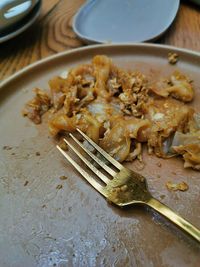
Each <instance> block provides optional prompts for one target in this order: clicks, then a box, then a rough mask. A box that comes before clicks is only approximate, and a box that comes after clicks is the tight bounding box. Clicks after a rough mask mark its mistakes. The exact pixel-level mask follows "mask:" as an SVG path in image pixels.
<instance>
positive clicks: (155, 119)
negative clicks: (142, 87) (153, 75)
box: [144, 98, 194, 157]
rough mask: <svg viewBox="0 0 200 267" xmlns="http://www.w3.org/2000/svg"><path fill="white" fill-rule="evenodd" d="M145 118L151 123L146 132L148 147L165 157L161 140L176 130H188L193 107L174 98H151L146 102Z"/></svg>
mask: <svg viewBox="0 0 200 267" xmlns="http://www.w3.org/2000/svg"><path fill="white" fill-rule="evenodd" d="M144 113H145V118H147V119H149V120H150V121H151V123H152V125H151V128H150V129H149V132H148V137H147V139H148V141H147V143H148V147H149V149H150V151H152V150H153V151H154V152H155V154H156V155H157V156H159V157H165V156H166V155H165V153H164V151H163V142H164V141H165V140H166V139H167V138H168V137H169V136H170V135H172V134H173V133H175V132H176V131H181V132H185V131H187V130H188V122H189V120H190V119H191V118H192V116H193V113H194V111H193V109H192V108H191V107H188V106H186V105H184V104H182V103H181V102H179V101H177V100H174V99H153V98H151V99H150V100H149V102H148V103H147V105H146V107H145V110H144Z"/></svg>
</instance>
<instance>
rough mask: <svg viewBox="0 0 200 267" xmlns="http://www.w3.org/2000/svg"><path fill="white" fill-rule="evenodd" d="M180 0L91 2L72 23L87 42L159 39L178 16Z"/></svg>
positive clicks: (88, 2)
mask: <svg viewBox="0 0 200 267" xmlns="http://www.w3.org/2000/svg"><path fill="white" fill-rule="evenodd" d="M179 4H180V0H153V1H150V0H123V1H122V0H101V1H99V0H89V1H87V2H86V4H85V5H84V6H82V7H81V8H80V9H79V11H78V12H77V14H76V15H75V17H74V20H73V30H74V31H75V33H76V34H77V35H78V36H79V37H80V38H81V39H82V40H84V41H85V42H87V43H109V42H111V43H131V42H144V41H149V40H153V39H156V38H158V37H160V36H161V35H162V34H163V33H164V32H165V31H166V30H167V29H168V28H169V26H170V25H171V24H172V22H173V20H174V19H175V17H176V14H177V11H178V8H179Z"/></svg>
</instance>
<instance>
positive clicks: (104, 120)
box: [23, 56, 200, 170]
mask: <svg viewBox="0 0 200 267" xmlns="http://www.w3.org/2000/svg"><path fill="white" fill-rule="evenodd" d="M49 86H50V92H46V91H43V90H41V89H38V88H36V89H35V97H34V98H33V99H32V100H31V101H29V102H28V103H27V104H26V105H25V108H24V110H23V114H24V115H25V116H28V117H29V118H30V119H31V120H32V121H33V122H34V123H36V124H38V123H41V121H42V116H43V114H44V113H46V112H47V110H49V111H48V113H47V114H48V127H49V132H50V133H51V135H52V136H58V135H61V136H62V135H63V134H65V133H66V132H75V131H76V128H79V129H81V130H82V131H83V132H85V133H86V134H87V135H88V136H89V137H90V138H92V139H93V140H94V141H95V142H96V143H98V144H99V145H100V146H101V147H102V148H103V149H105V150H106V151H107V152H108V153H109V154H110V155H111V156H113V157H114V158H115V159H117V160H118V161H120V162H123V161H132V160H134V159H136V158H137V159H139V160H142V149H143V144H147V148H148V152H149V153H150V154H151V153H154V154H156V155H157V156H158V157H162V158H168V157H172V156H176V155H180V156H181V157H182V158H183V159H184V161H185V163H184V167H185V168H187V167H191V168H193V169H196V170H200V119H199V117H200V116H199V114H198V113H197V112H195V110H194V109H193V108H192V107H191V106H190V105H188V102H191V101H192V100H193V98H194V88H193V84H192V81H191V80H190V79H189V78H188V77H187V76H186V75H185V74H182V73H180V72H178V71H176V72H174V73H172V74H171V75H170V76H169V77H167V78H166V77H164V78H163V80H159V81H157V82H156V83H152V82H150V81H149V79H148V77H146V76H145V75H144V74H143V73H141V72H138V71H127V70H123V69H121V68H119V67H117V66H116V65H114V64H113V62H112V60H111V59H110V58H108V57H107V56H95V57H94V58H93V59H92V62H91V63H90V64H82V65H79V66H77V67H74V68H72V69H71V70H69V71H68V72H67V76H66V77H54V78H52V79H51V80H50V81H49Z"/></svg>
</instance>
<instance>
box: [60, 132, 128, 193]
mask: <svg viewBox="0 0 200 267" xmlns="http://www.w3.org/2000/svg"><path fill="white" fill-rule="evenodd" d="M77 131H78V132H79V133H80V134H81V136H82V137H83V138H84V139H85V140H86V141H87V142H88V143H89V144H90V145H91V146H92V147H94V148H95V149H96V150H97V151H98V152H99V154H100V155H101V156H102V157H104V158H105V159H106V160H107V161H109V163H111V164H112V165H113V166H114V167H115V168H117V169H118V170H121V169H122V168H123V166H122V165H121V164H120V163H119V162H117V161H116V160H115V159H113V158H112V157H111V156H110V155H109V154H108V153H106V152H105V151H104V150H103V149H102V148H100V147H99V146H98V145H97V144H96V143H95V142H94V141H92V140H91V139H90V138H89V137H88V136H87V135H85V134H84V133H83V132H82V131H81V130H79V129H77ZM70 137H71V138H72V139H73V140H74V141H75V142H76V144H77V145H78V146H79V147H81V148H82V149H83V150H84V151H85V152H86V153H87V154H88V155H89V156H90V158H92V159H93V160H94V161H95V162H96V163H97V164H98V165H99V166H100V167H101V168H103V169H104V170H105V171H106V172H107V173H108V174H110V175H111V176H112V177H114V176H115V175H116V174H117V173H116V172H115V171H114V170H113V169H112V168H110V167H109V166H108V165H107V164H106V163H105V162H104V161H103V160H101V159H100V158H99V157H97V156H96V155H94V153H92V152H91V151H90V150H89V149H88V148H86V146H84V145H83V144H82V143H81V142H80V141H79V140H78V139H77V138H76V137H75V136H74V135H72V134H70ZM64 141H65V142H66V144H67V145H68V146H69V147H70V148H71V149H72V150H73V151H74V152H75V154H76V155H77V156H78V157H79V158H80V159H81V160H82V161H83V162H84V163H85V164H86V166H87V167H88V168H89V169H90V170H91V171H92V172H93V173H94V174H95V175H96V176H98V177H99V178H100V179H101V180H102V181H103V182H104V183H105V184H106V185H107V184H108V182H109V181H110V179H109V178H108V177H107V176H106V175H104V174H103V173H102V172H101V171H100V170H98V169H97V168H96V167H95V166H94V165H93V164H92V163H91V161H89V160H88V159H87V158H86V157H84V156H83V155H82V154H81V153H80V152H79V151H78V150H77V149H76V148H75V146H73V145H72V144H71V143H70V142H69V141H68V140H66V139H64ZM57 148H58V150H59V151H60V152H61V153H62V154H63V156H64V157H65V158H66V159H67V160H68V161H69V162H70V163H71V164H72V165H73V166H74V167H75V168H76V170H77V171H78V172H79V173H81V174H82V176H83V177H84V178H85V179H86V180H87V181H88V182H89V183H90V184H91V185H92V186H93V187H94V188H95V189H96V190H97V191H99V192H100V193H101V194H103V195H104V196H106V192H105V190H104V186H102V185H100V183H98V182H97V181H96V180H95V179H94V178H93V177H92V176H91V175H90V174H89V173H88V172H86V171H85V170H84V169H83V168H82V167H81V166H80V165H79V164H77V163H76V162H75V161H74V160H73V159H72V158H71V157H70V156H69V154H68V153H66V152H65V151H64V150H63V149H62V148H60V147H59V146H58V145H57Z"/></svg>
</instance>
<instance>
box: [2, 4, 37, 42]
mask: <svg viewBox="0 0 200 267" xmlns="http://www.w3.org/2000/svg"><path fill="white" fill-rule="evenodd" d="M41 4H42V1H39V2H38V3H37V4H36V5H35V7H34V8H33V9H32V11H31V12H30V13H29V14H28V15H27V16H26V17H24V18H23V19H22V20H20V21H19V22H18V23H16V24H15V26H12V30H11V29H10V28H9V29H8V30H5V31H4V33H2V34H0V43H3V42H5V41H8V40H10V39H11V38H13V37H15V36H17V35H19V34H20V33H22V32H24V31H25V30H26V29H28V28H29V27H30V26H31V25H32V24H33V23H34V22H35V21H36V19H37V18H38V17H39V14H40V10H41Z"/></svg>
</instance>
